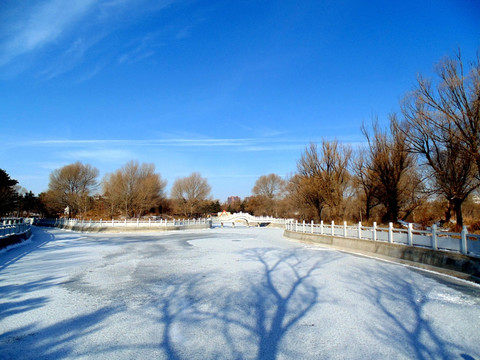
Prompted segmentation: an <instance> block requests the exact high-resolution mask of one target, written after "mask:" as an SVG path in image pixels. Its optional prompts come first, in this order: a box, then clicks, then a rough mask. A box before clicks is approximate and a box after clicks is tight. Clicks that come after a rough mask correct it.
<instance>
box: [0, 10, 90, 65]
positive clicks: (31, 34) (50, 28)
mask: <svg viewBox="0 0 480 360" xmlns="http://www.w3.org/2000/svg"><path fill="white" fill-rule="evenodd" d="M94 4H95V1H94V0H70V1H68V2H66V1H63V0H50V1H47V2H43V3H41V4H40V5H38V6H37V7H33V8H31V9H30V12H29V13H28V14H26V16H25V18H23V19H21V21H19V22H18V23H15V24H10V26H11V28H12V29H15V33H12V34H10V35H11V36H10V37H9V39H8V40H6V41H5V42H4V43H2V44H1V45H0V46H1V50H2V51H1V54H2V55H1V56H0V65H5V64H8V63H10V62H11V61H13V60H14V59H15V58H17V57H18V56H20V55H23V54H26V53H29V52H31V51H34V50H38V49H40V48H42V47H43V46H45V45H47V44H50V43H52V42H54V41H56V40H57V39H58V38H59V37H60V36H62V35H63V34H64V33H65V32H66V31H67V29H68V28H69V27H71V26H73V25H75V24H76V23H77V22H78V21H79V20H80V19H81V18H82V17H83V16H84V15H85V14H86V13H87V12H88V11H89V10H90V9H91V8H92V6H93V5H94Z"/></svg>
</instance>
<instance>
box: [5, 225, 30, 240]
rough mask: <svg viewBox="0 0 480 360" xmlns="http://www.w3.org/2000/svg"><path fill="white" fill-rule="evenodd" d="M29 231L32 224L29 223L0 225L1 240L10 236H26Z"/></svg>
mask: <svg viewBox="0 0 480 360" xmlns="http://www.w3.org/2000/svg"><path fill="white" fill-rule="evenodd" d="M28 230H30V224H27V223H18V224H4V225H0V238H2V237H6V236H10V235H20V234H24V233H26V232H27V231H28Z"/></svg>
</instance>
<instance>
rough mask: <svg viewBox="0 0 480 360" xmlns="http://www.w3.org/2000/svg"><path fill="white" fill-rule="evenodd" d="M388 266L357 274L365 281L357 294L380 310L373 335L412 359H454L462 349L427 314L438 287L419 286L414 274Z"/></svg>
mask: <svg viewBox="0 0 480 360" xmlns="http://www.w3.org/2000/svg"><path fill="white" fill-rule="evenodd" d="M384 265H385V264H383V263H377V265H376V266H375V270H374V271H372V268H371V267H369V268H365V269H363V268H361V267H360V268H359V269H358V271H357V274H358V275H360V277H361V278H362V279H363V281H362V284H361V285H359V286H358V287H357V288H356V289H355V291H356V292H357V293H358V294H360V295H361V296H363V297H365V298H366V299H367V300H368V301H370V302H371V303H372V304H373V305H374V306H375V309H376V312H375V314H374V316H375V322H372V323H371V324H369V325H370V328H371V332H372V334H373V336H374V337H375V338H377V339H378V340H379V341H381V342H382V343H383V344H385V345H387V346H391V347H393V348H395V349H396V351H398V353H399V354H403V356H406V357H409V358H415V359H451V358H454V357H455V356H454V354H453V353H452V351H454V350H457V351H458V350H460V349H459V346H458V345H456V344H453V343H452V342H450V341H447V340H446V339H444V338H442V337H441V335H440V334H439V333H438V331H437V330H436V329H435V326H434V324H433V322H432V320H430V319H429V316H428V315H427V314H428V312H427V311H426V307H427V305H428V304H429V303H430V299H429V297H428V294H429V293H430V291H431V290H432V287H433V286H434V285H432V284H428V283H427V282H421V283H418V278H417V277H415V276H413V274H414V273H413V272H412V273H410V274H409V272H407V271H405V272H402V276H401V277H400V275H399V273H398V272H390V271H389V270H388V269H391V267H385V266H384ZM362 273H363V274H362ZM416 280H417V281H416ZM436 316H442V314H436ZM467 356H468V355H467Z"/></svg>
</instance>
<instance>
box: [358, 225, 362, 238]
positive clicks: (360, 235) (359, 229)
mask: <svg viewBox="0 0 480 360" xmlns="http://www.w3.org/2000/svg"><path fill="white" fill-rule="evenodd" d="M358 238H359V239H361V238H362V222H361V221H359V222H358Z"/></svg>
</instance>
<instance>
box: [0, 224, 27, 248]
mask: <svg viewBox="0 0 480 360" xmlns="http://www.w3.org/2000/svg"><path fill="white" fill-rule="evenodd" d="M30 236H32V231H31V230H30V229H28V230H27V231H25V232H24V233H22V234H12V235H8V236H6V237H4V238H1V239H0V250H1V249H4V248H6V247H7V246H10V245H14V244H18V243H21V242H22V241H25V240H27V239H29V238H30Z"/></svg>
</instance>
